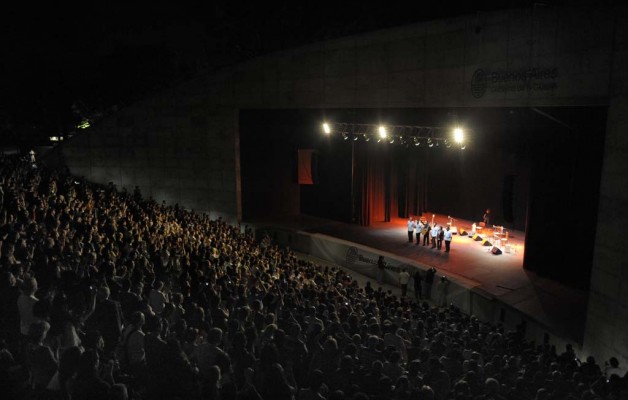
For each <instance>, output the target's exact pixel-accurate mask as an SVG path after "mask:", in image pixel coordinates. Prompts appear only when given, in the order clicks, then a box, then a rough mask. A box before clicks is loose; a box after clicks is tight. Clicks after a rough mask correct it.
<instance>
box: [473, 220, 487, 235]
mask: <svg viewBox="0 0 628 400" xmlns="http://www.w3.org/2000/svg"><path fill="white" fill-rule="evenodd" d="M485 227H486V224H485V223H484V222H480V223H478V224H477V225H476V227H475V231H476V232H477V233H478V234H481V233H482V232H483V231H484V228H485Z"/></svg>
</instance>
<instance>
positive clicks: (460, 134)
mask: <svg viewBox="0 0 628 400" xmlns="http://www.w3.org/2000/svg"><path fill="white" fill-rule="evenodd" d="M454 140H455V141H456V143H462V142H464V131H463V130H462V129H460V128H456V129H454Z"/></svg>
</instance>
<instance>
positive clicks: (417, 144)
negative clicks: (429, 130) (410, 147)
mask: <svg viewBox="0 0 628 400" xmlns="http://www.w3.org/2000/svg"><path fill="white" fill-rule="evenodd" d="M414 145H415V146H420V145H421V142H420V141H419V139H417V138H414Z"/></svg>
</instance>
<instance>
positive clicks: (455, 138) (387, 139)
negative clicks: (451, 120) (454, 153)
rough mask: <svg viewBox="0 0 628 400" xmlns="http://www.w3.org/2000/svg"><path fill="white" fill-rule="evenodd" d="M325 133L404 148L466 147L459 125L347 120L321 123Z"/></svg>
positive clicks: (351, 139)
mask: <svg viewBox="0 0 628 400" xmlns="http://www.w3.org/2000/svg"><path fill="white" fill-rule="evenodd" d="M322 129H323V133H324V134H325V135H328V136H331V135H337V136H340V137H342V138H343V139H344V140H347V141H354V142H357V141H364V142H370V141H371V140H372V141H374V142H377V143H389V144H399V145H402V146H405V147H410V146H415V147H421V146H423V147H428V148H432V147H441V146H442V147H446V148H450V147H452V146H455V147H457V148H460V149H462V150H464V149H465V147H466V144H465V132H464V130H463V129H462V128H459V127H456V128H453V129H452V128H445V127H440V126H418V125H376V124H356V123H350V122H324V123H323V125H322Z"/></svg>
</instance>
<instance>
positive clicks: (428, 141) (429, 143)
mask: <svg viewBox="0 0 628 400" xmlns="http://www.w3.org/2000/svg"><path fill="white" fill-rule="evenodd" d="M427 145H428V146H429V147H434V142H432V139H431V138H427Z"/></svg>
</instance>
